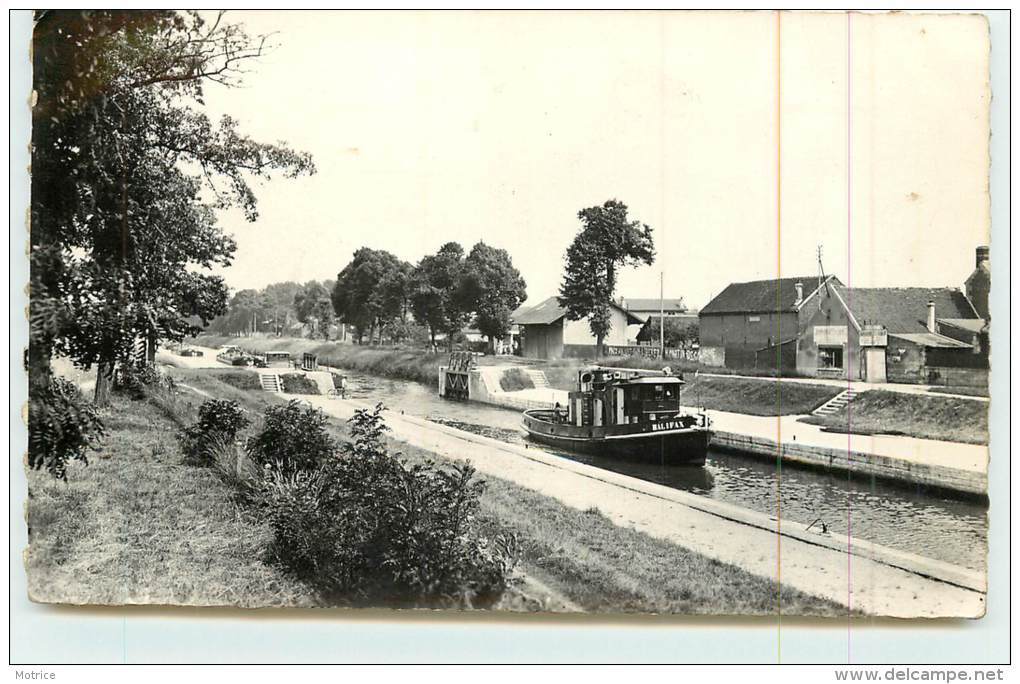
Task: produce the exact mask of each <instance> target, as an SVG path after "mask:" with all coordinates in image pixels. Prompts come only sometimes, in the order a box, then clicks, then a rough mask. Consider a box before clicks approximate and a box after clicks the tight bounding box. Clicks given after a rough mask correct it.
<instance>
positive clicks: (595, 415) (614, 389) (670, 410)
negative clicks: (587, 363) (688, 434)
mask: <svg viewBox="0 0 1020 684" xmlns="http://www.w3.org/2000/svg"><path fill="white" fill-rule="evenodd" d="M648 373H649V371H636V370H633V369H613V368H587V369H582V370H580V371H578V374H577V390H575V391H573V392H570V393H569V405H568V406H567V409H566V411H563V409H562V408H561V409H560V411H559V412H558V416H557V418H558V420H560V421H562V422H565V423H570V424H572V425H578V426H581V425H593V426H601V425H627V424H648V423H657V422H659V421H666V420H674V419H676V417H677V414H678V413H679V412H680V391H681V389H682V388H683V386H684V384H685V383H684V381H683V379H682V378H679V377H677V376H675V375H668V374H666V373H663V374H662V375H649V374H648Z"/></svg>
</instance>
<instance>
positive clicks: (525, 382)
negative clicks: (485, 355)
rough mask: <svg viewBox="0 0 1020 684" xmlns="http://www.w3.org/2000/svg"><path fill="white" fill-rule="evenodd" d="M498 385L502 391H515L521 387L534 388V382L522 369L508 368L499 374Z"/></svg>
mask: <svg viewBox="0 0 1020 684" xmlns="http://www.w3.org/2000/svg"><path fill="white" fill-rule="evenodd" d="M499 386H500V389H502V390H503V391H504V392H517V391H519V390H522V389H534V387H535V383H534V381H533V380H532V379H531V376H530V375H528V374H527V372H526V371H525V370H524V369H522V368H510V369H509V370H506V371H503V374H502V375H501V376H499Z"/></svg>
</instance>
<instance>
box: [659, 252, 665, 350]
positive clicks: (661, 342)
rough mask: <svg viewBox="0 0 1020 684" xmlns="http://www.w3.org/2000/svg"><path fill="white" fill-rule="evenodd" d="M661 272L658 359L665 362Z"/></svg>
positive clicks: (663, 304)
mask: <svg viewBox="0 0 1020 684" xmlns="http://www.w3.org/2000/svg"><path fill="white" fill-rule="evenodd" d="M662 280H663V272H662V271H659V358H660V359H662V360H663V361H665V360H666V305H665V303H664V300H663V299H662Z"/></svg>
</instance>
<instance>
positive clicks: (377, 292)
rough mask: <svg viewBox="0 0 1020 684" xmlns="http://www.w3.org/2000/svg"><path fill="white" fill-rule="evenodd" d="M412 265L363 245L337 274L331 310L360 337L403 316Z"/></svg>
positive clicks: (370, 338)
mask: <svg viewBox="0 0 1020 684" xmlns="http://www.w3.org/2000/svg"><path fill="white" fill-rule="evenodd" d="M410 273H411V267H410V265H409V264H407V263H405V262H403V261H401V260H400V259H398V258H397V257H396V256H394V255H393V254H391V253H390V252H387V251H386V250H381V249H370V248H368V247H362V248H361V249H359V250H357V251H356V252H355V253H354V257H353V258H352V259H351V261H350V263H348V264H347V265H346V266H345V267H344V268H343V270H342V271H340V273H339V274H337V277H336V285H335V286H334V287H333V293H332V301H333V310H334V311H335V312H336V315H337V318H339V319H340V320H341V321H343V322H344V323H347V324H349V325H352V326H354V329H355V331H356V332H357V335H358V339H359V341H360V340H361V338H362V336H363V335H364V334H365V333H366V332H367V333H368V335H369V341H370V342H371V341H372V340H373V338H374V336H375V332H376V330H379V329H380V328H382V327H383V326H385V325H387V324H388V323H392V322H394V321H396V320H398V319H402V318H403V316H404V313H405V312H406V310H407V287H408V278H409V277H410Z"/></svg>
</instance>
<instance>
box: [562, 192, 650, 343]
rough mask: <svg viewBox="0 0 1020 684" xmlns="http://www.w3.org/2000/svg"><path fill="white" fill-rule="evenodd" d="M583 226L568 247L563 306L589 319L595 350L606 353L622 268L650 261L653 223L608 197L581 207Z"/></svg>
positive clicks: (574, 317) (573, 314)
mask: <svg viewBox="0 0 1020 684" xmlns="http://www.w3.org/2000/svg"><path fill="white" fill-rule="evenodd" d="M577 217H578V218H579V219H580V220H581V230H580V231H579V232H578V234H577V236H576V237H575V238H574V241H573V243H571V245H570V247H568V248H567V254H566V265H565V269H564V275H563V283H562V284H561V285H560V294H559V296H558V297H557V299H558V300H559V303H560V306H562V307H564V308H566V310H567V317H568V318H569V319H570V320H573V321H578V320H581V319H582V318H587V319H588V325H589V327H590V328H591V332H592V334H593V335H594V336H595V353H596V355H597V356H602V354H603V351H604V350H603V342H604V341H605V338H606V335H607V334H608V333H609V331H610V329H611V328H612V318H611V316H610V305H611V303H612V301H613V295H614V293H615V291H616V277H617V272H618V271H619V269H620V268H623V267H625V266H636V265H638V264H642V263H644V264H649V265H651V264H652V262H653V261H654V260H655V246H654V243H653V242H652V229H651V228H649V227H648V226H647V225H646V224H643V223H641V222H639V221H631V220H629V219H628V217H627V205H626V204H624V203H623V202H620V201H617V200H609V201H608V202H606V203H605V204H603V205H602V206H595V207H588V208H587V209H582V210H581V211H579V212H578V214H577Z"/></svg>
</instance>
